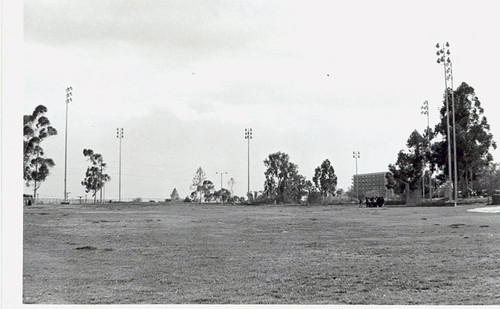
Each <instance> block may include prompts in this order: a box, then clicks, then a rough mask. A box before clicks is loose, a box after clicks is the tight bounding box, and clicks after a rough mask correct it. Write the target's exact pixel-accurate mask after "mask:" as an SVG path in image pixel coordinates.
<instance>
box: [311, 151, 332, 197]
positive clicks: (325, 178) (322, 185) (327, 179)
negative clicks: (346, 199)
mask: <svg viewBox="0 0 500 309" xmlns="http://www.w3.org/2000/svg"><path fill="white" fill-rule="evenodd" d="M313 182H314V185H315V186H316V188H318V189H319V191H320V192H321V193H322V194H323V195H324V196H327V195H328V194H331V195H335V189H336V188H337V175H335V170H334V169H333V166H332V165H331V163H330V160H328V159H326V160H325V161H323V163H321V165H320V166H318V167H317V168H316V170H315V171H314V177H313Z"/></svg>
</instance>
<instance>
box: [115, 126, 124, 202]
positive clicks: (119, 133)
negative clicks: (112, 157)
mask: <svg viewBox="0 0 500 309" xmlns="http://www.w3.org/2000/svg"><path fill="white" fill-rule="evenodd" d="M116 138H118V139H119V140H120V157H119V161H118V162H119V163H118V201H119V202H121V200H122V138H123V128H116Z"/></svg>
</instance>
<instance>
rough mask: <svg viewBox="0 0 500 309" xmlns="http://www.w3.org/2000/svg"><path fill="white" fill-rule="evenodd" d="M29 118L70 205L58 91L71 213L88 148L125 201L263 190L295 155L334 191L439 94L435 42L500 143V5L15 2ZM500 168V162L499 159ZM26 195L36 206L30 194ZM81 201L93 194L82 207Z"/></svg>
mask: <svg viewBox="0 0 500 309" xmlns="http://www.w3.org/2000/svg"><path fill="white" fill-rule="evenodd" d="M24 3H25V5H24V50H23V61H22V63H23V65H24V100H25V101H24V113H25V114H28V113H31V112H32V111H33V109H34V108H35V107H36V106H37V105H39V104H43V105H45V106H46V107H47V108H48V114H47V116H48V118H49V119H50V120H51V122H52V125H53V126H54V127H55V128H56V129H57V130H58V131H59V134H58V135H57V136H54V137H51V138H48V139H47V140H46V141H44V142H43V144H42V146H43V148H44V150H45V153H46V154H47V156H49V157H51V158H53V159H54V160H55V162H56V164H57V165H56V167H55V168H53V169H52V171H51V174H50V176H49V177H48V178H47V180H46V181H45V182H44V183H43V184H42V186H41V188H40V190H39V194H40V195H39V196H40V197H57V198H62V197H63V191H64V182H63V180H64V126H65V88H66V87H68V86H72V87H73V102H72V103H70V104H69V118H68V183H67V190H68V191H69V192H70V195H69V196H70V198H76V197H77V196H85V194H86V193H85V192H84V187H83V186H82V185H81V184H80V182H81V181H82V180H83V178H84V174H85V170H86V167H87V162H86V161H85V158H84V156H83V154H82V151H83V149H84V148H91V149H93V150H94V151H95V152H98V153H101V154H102V155H103V157H104V160H105V162H107V163H108V170H107V172H108V174H109V175H110V176H111V182H110V183H108V184H107V185H106V193H105V194H106V198H108V199H116V198H118V161H119V142H118V139H117V138H116V128H118V127H120V128H121V127H123V129H124V139H123V140H122V198H135V197H142V198H143V199H144V198H167V197H169V195H170V193H171V192H172V190H173V189H174V188H177V190H178V191H179V194H180V195H181V197H185V196H187V195H189V193H190V189H189V186H190V184H191V181H192V178H193V176H194V173H195V171H196V169H197V168H198V167H200V166H201V167H202V168H203V170H204V171H205V172H206V174H207V178H209V179H211V180H212V181H213V182H214V183H215V186H216V189H219V188H220V176H219V175H217V174H216V172H218V171H219V172H220V171H222V172H227V173H228V174H227V175H224V179H223V182H224V186H225V187H227V180H228V179H229V178H231V177H232V178H234V179H235V180H236V185H235V187H234V191H235V192H234V193H235V194H237V195H244V194H245V192H246V189H247V141H246V140H245V138H244V130H245V128H252V129H253V132H254V135H253V139H252V140H251V142H250V168H251V172H250V186H251V190H253V191H259V190H262V189H263V183H264V170H265V168H264V165H263V160H264V159H265V158H266V157H267V156H268V155H269V154H270V153H273V152H276V151H283V152H286V153H288V154H289V156H290V160H291V161H292V162H294V163H296V164H297V165H298V166H299V172H300V173H301V174H302V175H304V176H306V177H307V178H308V179H311V178H312V176H313V174H314V169H315V168H316V167H317V166H318V165H320V164H321V162H322V161H323V160H325V159H327V158H328V159H330V161H331V162H332V164H333V166H334V168H335V172H336V174H337V176H338V186H339V187H340V188H343V189H347V188H348V187H349V186H351V181H352V175H353V174H354V173H355V161H354V159H353V157H352V152H353V151H360V153H361V158H360V159H359V160H358V169H359V173H368V172H379V171H385V170H387V165H388V164H389V163H394V162H395V160H396V157H397V153H398V151H399V150H401V149H404V148H405V147H406V146H405V144H406V140H407V138H408V137H409V135H410V133H411V132H412V131H413V130H414V129H417V130H419V131H420V132H422V131H423V130H424V129H425V127H426V125H427V119H426V118H425V117H424V116H423V115H421V114H420V107H421V106H422V104H423V102H424V101H425V100H427V101H429V104H430V122H431V126H433V125H434V124H436V123H437V121H438V110H439V108H440V105H441V104H442V103H441V101H442V96H443V92H444V77H443V67H442V66H439V65H438V64H437V63H436V59H437V56H436V47H435V45H436V43H437V42H443V41H449V42H450V44H451V47H450V48H451V52H452V54H451V57H452V60H453V68H454V80H455V88H456V87H458V85H459V84H460V83H461V82H463V81H465V82H467V83H468V84H469V85H471V86H472V87H474V89H475V91H476V95H477V96H478V97H479V99H480V101H481V103H482V106H483V107H484V109H485V113H486V116H487V117H488V121H489V123H490V125H491V132H492V133H493V135H494V139H495V140H496V141H497V142H498V141H500V139H499V137H500V119H499V118H498V116H497V114H498V112H499V110H500V108H499V96H498V91H497V89H498V87H499V86H498V84H499V83H498V72H500V60H499V57H498V55H499V54H500V42H499V38H498V37H499V36H498V29H500V20H499V18H498V16H500V3H499V2H497V1H475V2H470V1H411V2H410V1H406V2H405V3H403V1H342V2H340V1H255V0H253V1H201V0H200V1H185V0H182V1H128V0H120V1H103V0H96V1H90V0H85V1H75V0H64V1H63V0H55V1H50V0H45V1H39V0H36V1H35V0H25V1H24ZM492 153H493V155H494V158H495V161H496V162H498V159H499V157H500V153H499V151H498V150H496V151H493V152H492ZM26 192H29V190H28V191H26ZM89 197H90V195H89Z"/></svg>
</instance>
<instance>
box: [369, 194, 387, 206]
mask: <svg viewBox="0 0 500 309" xmlns="http://www.w3.org/2000/svg"><path fill="white" fill-rule="evenodd" d="M365 204H366V207H382V206H384V197H383V196H376V197H375V196H372V197H365Z"/></svg>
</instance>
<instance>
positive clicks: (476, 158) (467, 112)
mask: <svg viewBox="0 0 500 309" xmlns="http://www.w3.org/2000/svg"><path fill="white" fill-rule="evenodd" d="M447 95H448V97H449V98H448V101H449V102H451V91H448V92H447ZM453 95H454V102H455V103H454V105H455V136H456V151H457V173H458V177H457V179H458V182H459V188H460V187H461V188H462V190H463V192H468V186H469V179H471V178H472V179H475V177H476V175H478V173H479V172H480V170H481V169H482V168H484V167H486V166H488V164H490V163H491V162H492V160H493V156H492V155H491V153H490V149H491V148H493V149H496V147H497V145H496V143H495V141H494V140H493V134H492V133H491V132H490V125H489V124H488V120H487V118H486V116H485V115H484V109H483V108H482V107H481V102H480V101H479V98H478V97H477V96H476V94H475V91H474V88H472V87H471V86H469V85H468V84H467V83H465V82H463V83H462V84H461V85H460V86H459V87H458V88H457V89H456V90H455V91H454V93H453ZM440 116H441V118H440V122H439V123H438V124H437V125H436V127H435V131H436V133H438V134H440V135H442V136H443V139H442V140H441V141H438V142H436V143H434V145H433V153H434V155H433V163H434V164H436V165H437V166H438V167H439V169H440V170H441V171H442V174H441V175H439V177H438V179H441V180H443V179H444V178H445V177H443V174H444V175H448V157H447V143H448V139H447V134H446V126H447V122H446V103H445V101H443V106H442V107H441V109H440ZM450 130H451V128H450ZM450 138H451V140H450V143H451V145H453V134H451V135H450ZM452 160H453V158H452ZM452 172H453V171H452Z"/></svg>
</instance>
